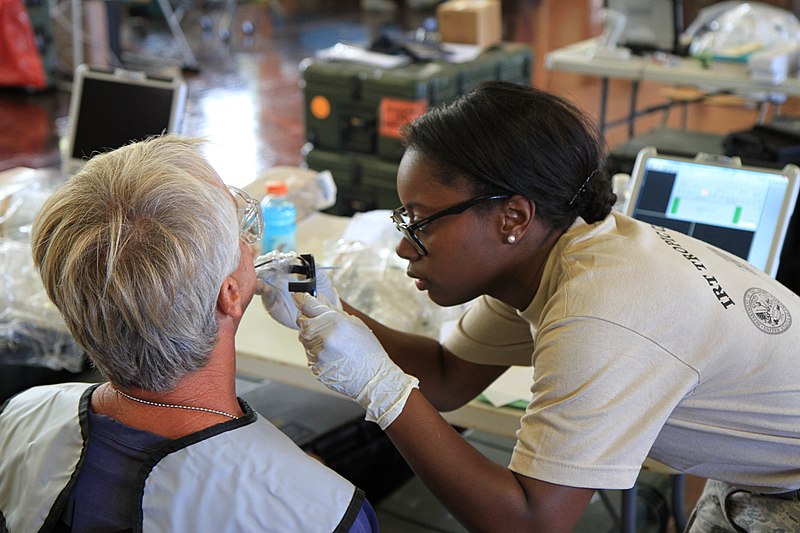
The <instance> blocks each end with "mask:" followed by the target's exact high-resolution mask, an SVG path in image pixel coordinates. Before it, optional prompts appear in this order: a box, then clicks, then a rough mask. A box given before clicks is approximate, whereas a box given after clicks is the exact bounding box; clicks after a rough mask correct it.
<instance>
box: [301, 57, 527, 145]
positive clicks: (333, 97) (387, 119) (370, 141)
mask: <svg viewBox="0 0 800 533" xmlns="http://www.w3.org/2000/svg"><path fill="white" fill-rule="evenodd" d="M532 64H533V53H532V51H531V49H530V47H528V46H526V45H524V44H521V43H501V44H499V45H497V46H494V47H492V48H490V49H488V50H486V51H484V52H483V53H482V54H481V55H480V56H478V57H477V58H476V59H475V60H473V61H468V62H465V63H448V62H445V61H430V62H424V63H412V64H409V65H406V66H402V67H396V68H389V69H384V68H378V67H373V66H367V65H362V64H357V63H351V62H346V61H329V60H317V59H306V60H304V61H303V62H302V63H301V64H300V70H301V75H302V86H303V90H304V103H305V107H304V117H305V127H306V139H307V140H308V141H309V142H311V143H312V144H313V145H314V146H315V147H316V148H320V149H322V150H334V151H342V150H344V151H352V152H360V153H365V154H371V155H378V156H380V157H384V158H386V159H391V160H399V159H400V157H402V155H403V147H402V145H401V143H400V138H399V128H400V127H401V126H402V125H404V124H406V123H408V122H410V121H411V120H413V119H414V118H416V117H417V116H419V115H420V114H421V113H423V112H424V111H425V110H427V109H430V108H431V107H434V106H437V105H440V104H443V103H447V102H450V101H452V100H454V99H455V98H456V97H458V96H459V95H461V94H463V93H465V92H467V91H469V90H470V89H472V88H474V87H475V86H476V85H477V84H479V83H480V82H482V81H488V80H506V81H512V82H515V83H522V84H526V85H527V84H530V82H531V73H532ZM325 102H327V103H325ZM320 103H322V104H323V105H322V106H321V107H320V106H319V105H316V104H320Z"/></svg>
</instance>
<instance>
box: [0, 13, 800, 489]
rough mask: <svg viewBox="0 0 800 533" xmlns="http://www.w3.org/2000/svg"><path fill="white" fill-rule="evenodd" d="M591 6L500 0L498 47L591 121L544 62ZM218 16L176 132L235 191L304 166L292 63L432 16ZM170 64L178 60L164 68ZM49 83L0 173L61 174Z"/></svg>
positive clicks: (141, 26) (172, 51) (18, 121)
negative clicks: (224, 35) (524, 47)
mask: <svg viewBox="0 0 800 533" xmlns="http://www.w3.org/2000/svg"><path fill="white" fill-rule="evenodd" d="M600 4H601V3H600V2H598V1H597V0H560V1H559V0H518V1H504V2H503V11H504V12H503V16H504V38H505V40H507V41H516V42H525V43H528V44H531V45H532V46H533V47H534V56H535V61H536V65H535V68H534V75H533V80H532V83H533V84H534V85H535V86H538V87H540V88H544V89H547V90H551V91H553V92H555V93H558V94H561V95H564V96H567V97H568V98H570V99H572V100H573V101H575V102H576V103H577V104H578V105H579V106H581V107H582V108H584V109H586V110H587V111H588V112H589V113H590V114H592V115H593V116H595V117H596V116H597V114H598V109H599V81H598V80H597V79H594V78H591V77H586V76H580V75H575V74H566V73H558V72H547V71H546V69H545V68H544V65H543V57H544V54H545V53H546V52H547V51H548V50H549V49H552V48H554V47H557V46H562V45H565V44H568V43H570V42H574V41H577V40H579V39H583V38H586V37H589V36H592V35H596V34H597V33H598V32H599V26H598V21H597V7H598V6H599V5H600ZM220 7H221V6H220V4H213V3H209V4H208V6H207V7H206V8H205V9H204V10H201V9H199V8H198V9H193V10H192V11H190V12H189V13H188V14H187V15H186V17H185V18H184V22H183V27H184V31H185V32H186V33H187V35H188V36H189V38H190V42H191V43H192V50H193V52H194V53H195V54H196V56H197V58H198V61H199V72H196V73H191V72H187V73H186V76H187V79H188V83H189V102H188V107H187V114H186V119H185V123H184V128H183V133H186V134H190V135H198V136H202V137H206V138H208V139H209V140H210V144H209V147H208V153H207V155H208V157H209V159H210V160H211V162H212V163H213V164H214V166H215V167H216V168H217V170H218V171H219V173H220V175H221V177H222V178H223V180H224V181H226V182H228V183H230V184H232V185H245V184H247V183H250V182H251V181H254V180H255V179H257V178H258V177H259V176H261V175H262V174H263V173H264V172H266V171H267V170H269V169H270V168H272V167H274V166H281V165H289V166H299V165H302V162H303V161H302V149H303V145H304V144H305V138H304V126H303V115H302V90H301V88H300V85H299V83H300V76H299V71H298V64H299V63H300V61H301V60H302V59H303V58H304V57H308V56H310V55H312V54H313V53H314V51H315V50H318V49H320V48H323V47H327V46H331V45H332V44H334V43H335V42H337V41H351V42H369V41H371V40H372V39H374V38H375V37H376V36H377V34H378V32H379V29H380V28H382V27H385V26H387V25H388V26H391V27H394V28H399V29H403V30H409V29H413V28H416V27H418V26H419V25H420V24H421V23H422V22H423V21H424V19H425V18H426V17H430V16H432V15H433V14H434V11H433V8H428V9H423V10H412V9H410V8H409V7H407V6H406V5H405V3H403V2H401V6H400V8H399V9H398V10H397V11H396V12H394V13H392V14H386V13H377V12H369V11H365V10H362V9H361V8H360V5H359V1H358V0H345V1H337V2H326V1H323V0H318V1H294V2H290V1H284V2H276V1H261V2H254V3H247V4H241V5H240V6H238V8H237V11H236V16H235V18H234V21H233V24H232V26H231V28H232V31H231V37H230V40H229V41H224V40H223V39H221V38H220V37H219V33H218V31H217V30H218V28H215V27H213V26H214V24H213V23H215V21H217V20H218V18H219V14H220ZM204 15H207V16H209V17H210V18H209V19H208V20H211V22H212V29H211V31H203V26H202V24H201V22H202V20H203V18H202V17H203V16H204ZM246 24H250V25H251V26H252V32H251V33H249V34H248V33H246V32H245V31H243V29H242V28H243V25H246ZM122 29H123V31H122V35H123V38H122V46H123V49H122V50H121V51H122V57H123V59H125V60H126V63H125V64H126V66H129V65H128V63H130V64H131V65H145V66H147V67H148V68H159V69H171V68H175V65H179V64H180V61H179V60H178V59H179V54H178V52H177V48H176V46H175V43H174V40H173V39H172V37H171V35H170V34H169V32H168V31H166V29H165V27H164V24H163V21H161V20H159V17H158V16H157V15H155V16H154V15H152V14H150V15H149V16H147V15H141V14H136V15H135V16H134V14H130V15H126V16H125V18H123V20H122ZM67 45H68V43H67ZM62 48H63V46H62ZM171 57H174V58H176V61H170V60H168V59H169V58H171ZM165 58H166V59H167V60H165ZM55 85H56V86H55V87H54V88H53V89H51V90H48V91H45V92H41V93H29V92H27V91H25V90H20V89H13V88H12V89H2V90H0V171H2V170H5V169H9V168H13V167H18V166H28V167H34V168H41V167H52V166H58V165H59V161H60V152H59V142H60V139H61V138H62V137H63V135H64V134H65V132H66V129H67V126H68V124H67V119H66V117H67V108H68V100H69V92H68V91H67V90H65V88H66V87H67V86H68V77H59V80H58V83H56V84H55ZM668 90H669V88H668V87H664V86H658V85H652V84H644V86H643V87H642V89H641V95H642V97H641V99H642V105H648V104H652V103H657V102H661V101H664V99H665V95H666V94H667V93H666V91H668ZM628 98H629V89H628V85H627V83H625V82H612V83H611V93H610V108H609V109H610V118H615V117H620V116H622V115H623V114H624V112H625V109H626V107H627V105H628ZM784 111H785V112H790V113H797V105H796V103H794V102H790V103H787V104H786V105H785V106H784ZM756 117H757V110H756V109H754V108H752V107H749V108H748V107H747V106H742V105H741V103H738V104H737V105H734V106H730V105H706V104H697V105H693V106H691V108H690V110H689V113H688V122H687V125H688V127H689V128H690V129H694V130H698V131H708V132H712V133H726V132H729V131H733V130H736V129H744V128H749V127H750V126H752V125H753V124H754V123H755V121H756ZM112 119H113V118H112ZM680 119H681V117H680V114H679V113H673V114H672V115H671V116H669V119H668V124H669V125H670V126H679V125H680ZM660 121H661V117H660V116H653V117H649V118H646V119H642V120H640V121H639V122H638V123H637V128H638V130H639V131H643V130H644V129H647V128H649V127H651V126H653V125H656V124H658V123H659V122H660ZM626 138H627V133H626V131H625V129H624V128H615V129H613V130H610V131H608V132H607V140H608V143H609V145H611V146H614V145H616V144H619V143H621V142H624V141H625V140H626ZM695 485H697V484H695ZM689 490H690V493H689V494H690V497H689V503H690V504H691V501H692V495H693V494H696V492H692V491H693V489H692V485H691V483H690V489H689Z"/></svg>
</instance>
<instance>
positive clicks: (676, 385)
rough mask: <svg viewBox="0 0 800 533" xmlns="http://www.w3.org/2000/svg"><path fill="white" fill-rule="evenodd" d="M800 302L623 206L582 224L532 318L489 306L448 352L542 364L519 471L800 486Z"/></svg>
mask: <svg viewBox="0 0 800 533" xmlns="http://www.w3.org/2000/svg"><path fill="white" fill-rule="evenodd" d="M796 319H800V299H798V297H797V296H796V295H795V294H794V293H792V292H791V291H789V290H788V289H786V288H785V287H783V286H782V285H780V284H779V283H777V282H776V281H774V280H773V279H771V278H770V277H769V276H766V275H765V274H763V273H761V272H760V271H757V270H756V269H754V268H753V267H751V266H749V265H748V264H747V263H745V262H743V261H740V260H739V259H737V258H735V257H733V256H732V255H730V254H727V253H726V252H723V251H721V250H718V249H716V248H713V247H711V246H709V245H707V244H705V243H703V242H700V241H698V240H695V239H692V238H691V237H688V236H686V235H683V234H681V233H678V232H675V231H672V230H666V229H663V228H659V227H654V226H650V225H648V224H644V223H641V222H638V221H635V220H633V219H631V218H629V217H626V216H624V215H621V214H619V213H612V214H611V215H609V216H608V217H607V218H606V219H605V220H604V221H602V222H599V223H597V224H593V225H587V224H586V223H585V222H583V221H582V220H580V219H579V220H578V221H577V222H576V223H575V224H574V225H573V226H572V227H571V228H570V229H569V230H568V231H567V232H566V233H565V234H564V235H563V236H562V237H561V239H559V241H558V243H557V244H556V246H555V247H554V249H553V251H552V253H551V254H550V257H549V258H548V261H547V264H546V265H545V270H544V275H543V278H542V282H541V285H540V288H539V291H538V293H537V295H536V296H535V298H534V299H533V301H532V302H531V304H530V306H529V307H528V308H527V309H525V310H524V311H521V312H517V311H516V310H515V309H513V308H511V307H509V306H508V305H505V304H503V303H501V302H499V301H497V300H493V299H491V298H488V297H483V298H480V299H479V300H478V301H477V302H476V304H475V305H474V306H473V307H472V308H470V310H469V311H468V312H467V313H466V314H465V315H464V316H463V317H462V319H461V320H460V322H459V327H458V328H457V329H456V331H454V332H453V334H452V335H451V336H450V337H449V338H448V339H447V341H446V343H445V344H446V346H447V348H448V349H449V350H451V351H452V352H453V353H455V354H456V355H458V356H460V357H462V358H464V359H466V360H469V361H473V362H480V363H491V364H515V365H533V367H534V381H533V385H532V391H533V400H532V401H531V403H530V405H529V406H528V408H527V410H526V412H525V414H524V416H523V417H522V419H521V428H520V430H519V431H518V433H517V438H518V441H517V444H516V446H515V448H514V453H513V455H512V458H511V464H510V468H511V469H512V470H514V471H515V472H518V473H520V474H523V475H526V476H529V477H533V478H537V479H541V480H544V481H549V482H551V483H558V484H562V485H568V486H576V487H593V488H612V489H621V488H627V487H630V486H632V485H633V483H634V481H635V479H636V476H637V474H638V472H639V469H640V467H641V465H642V462H643V461H644V459H645V458H646V457H647V456H648V455H649V456H650V457H652V458H653V459H655V460H656V461H659V462H661V463H664V464H666V465H668V466H671V467H673V468H676V469H678V470H681V471H684V472H688V473H693V474H695V475H698V476H702V477H707V478H713V479H718V480H722V481H726V482H729V483H732V484H735V485H737V486H740V487H743V488H750V489H752V490H759V491H764V492H783V491H786V490H791V489H796V488H798V487H800V355H799V354H800V325H798V324H793V320H796Z"/></svg>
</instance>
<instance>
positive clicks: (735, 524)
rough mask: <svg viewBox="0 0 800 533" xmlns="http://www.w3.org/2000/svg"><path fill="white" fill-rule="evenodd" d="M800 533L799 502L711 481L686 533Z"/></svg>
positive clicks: (699, 501)
mask: <svg viewBox="0 0 800 533" xmlns="http://www.w3.org/2000/svg"><path fill="white" fill-rule="evenodd" d="M742 531H746V532H748V533H755V532H758V533H761V532H770V533H789V532H800V501H797V500H795V501H792V500H785V499H780V498H775V497H770V496H765V495H760V494H753V493H751V492H747V491H743V490H741V489H738V488H736V487H733V486H731V485H728V484H727V483H723V482H721V481H713V480H709V481H708V482H707V483H706V486H705V489H704V490H703V494H701V495H700V499H699V500H698V501H697V505H696V506H695V508H694V511H693V512H692V515H691V516H690V517H689V523H688V524H687V526H686V533H701V532H702V533H728V532H742Z"/></svg>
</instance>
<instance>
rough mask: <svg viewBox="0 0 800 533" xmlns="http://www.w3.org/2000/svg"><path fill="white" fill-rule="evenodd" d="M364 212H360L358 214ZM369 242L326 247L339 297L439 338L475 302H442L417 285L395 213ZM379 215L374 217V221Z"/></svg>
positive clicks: (325, 261) (320, 263)
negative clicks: (401, 250)
mask: <svg viewBox="0 0 800 533" xmlns="http://www.w3.org/2000/svg"><path fill="white" fill-rule="evenodd" d="M356 216H358V215H356ZM381 218H385V219H386V220H387V225H386V227H384V228H380V230H375V229H374V228H373V235H374V237H373V238H371V239H369V242H363V241H353V240H345V239H340V240H337V241H329V242H327V243H326V244H325V246H324V251H323V256H322V257H321V258H317V269H320V268H324V267H325V266H326V265H329V266H332V267H333V269H331V270H329V271H328V272H327V273H328V275H329V276H330V277H331V280H332V281H333V285H334V286H335V287H336V290H337V292H338V294H339V296H340V297H341V298H342V299H343V300H344V301H346V302H347V303H349V304H350V305H352V306H353V307H355V308H356V309H358V310H360V311H362V312H364V313H366V314H367V315H369V316H370V317H372V318H374V319H375V320H377V321H378V322H381V323H382V324H384V325H386V326H389V327H391V328H394V329H398V330H400V331H406V332H411V333H416V334H419V335H425V336H428V337H432V338H436V339H439V338H441V334H442V327H443V326H444V325H445V324H446V323H448V322H451V321H453V320H456V319H458V317H460V316H461V315H462V314H463V313H464V311H466V309H467V306H468V305H469V304H463V305H459V306H453V307H441V306H439V305H437V304H435V303H434V302H433V301H431V299H430V298H428V294H427V293H425V292H421V291H419V290H417V288H416V286H415V285H414V282H413V281H412V280H411V278H409V277H408V276H407V275H406V263H405V261H404V260H402V259H400V258H399V257H398V256H397V254H396V253H395V247H396V246H397V241H398V239H400V238H401V237H400V234H399V233H397V231H396V230H395V229H394V227H393V226H392V225H391V223H390V222H388V220H389V217H388V216H385V217H381ZM373 223H374V219H370V224H373Z"/></svg>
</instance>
